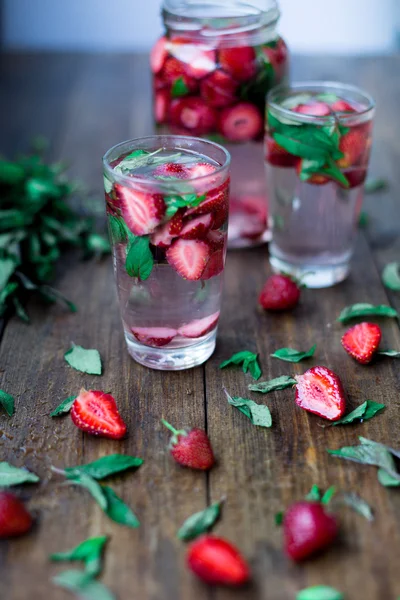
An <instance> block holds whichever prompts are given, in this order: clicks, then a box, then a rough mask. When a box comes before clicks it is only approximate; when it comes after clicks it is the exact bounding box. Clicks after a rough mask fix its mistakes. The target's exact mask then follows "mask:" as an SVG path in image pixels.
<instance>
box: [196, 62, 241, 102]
mask: <svg viewBox="0 0 400 600" xmlns="http://www.w3.org/2000/svg"><path fill="white" fill-rule="evenodd" d="M236 89H237V83H236V81H235V80H234V79H232V77H231V76H230V75H228V73H224V72H223V71H214V73H211V75H209V76H208V77H206V78H205V79H203V81H202V82H201V84H200V94H201V96H202V97H203V98H204V100H205V101H206V102H207V104H209V105H210V106H216V107H218V108H219V107H221V106H229V105H230V104H233V102H234V101H235V94H236Z"/></svg>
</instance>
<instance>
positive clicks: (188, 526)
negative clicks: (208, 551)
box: [177, 502, 221, 542]
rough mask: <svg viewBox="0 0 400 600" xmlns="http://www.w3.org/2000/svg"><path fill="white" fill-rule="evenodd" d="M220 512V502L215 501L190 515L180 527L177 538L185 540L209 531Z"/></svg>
mask: <svg viewBox="0 0 400 600" xmlns="http://www.w3.org/2000/svg"><path fill="white" fill-rule="evenodd" d="M220 514H221V502H216V503H215V504H212V505H211V506H208V507H207V508H205V509H204V510H202V511H200V512H197V513H195V514H194V515H191V516H190V517H189V518H188V519H186V521H185V522H184V523H183V525H182V527H180V529H179V531H178V533H177V538H178V539H179V540H183V541H184V542H187V541H189V540H193V539H194V538H196V537H198V536H199V535H201V534H202V533H205V532H207V531H210V529H211V528H212V527H213V525H214V524H215V523H216V521H217V520H218V519H219V517H220Z"/></svg>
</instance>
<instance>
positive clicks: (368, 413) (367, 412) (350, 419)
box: [332, 400, 385, 427]
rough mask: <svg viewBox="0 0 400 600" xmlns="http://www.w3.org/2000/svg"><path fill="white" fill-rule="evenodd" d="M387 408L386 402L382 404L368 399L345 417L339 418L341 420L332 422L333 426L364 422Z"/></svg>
mask: <svg viewBox="0 0 400 600" xmlns="http://www.w3.org/2000/svg"><path fill="white" fill-rule="evenodd" d="M384 408H385V405H384V404H380V403H379V402H374V401H373V400H366V401H365V402H363V403H362V404H360V406H357V408H355V409H354V410H352V411H351V412H350V413H349V414H348V415H346V416H345V417H343V419H339V421H335V422H334V423H332V426H333V427H334V426H335V425H348V424H349V423H354V422H355V421H356V422H363V421H367V420H368V419H372V417H374V416H375V415H376V414H377V413H378V412H380V411H381V410H383V409H384Z"/></svg>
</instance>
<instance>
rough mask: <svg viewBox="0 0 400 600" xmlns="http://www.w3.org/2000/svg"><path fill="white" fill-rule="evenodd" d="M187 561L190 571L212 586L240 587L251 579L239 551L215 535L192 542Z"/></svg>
mask: <svg viewBox="0 0 400 600" xmlns="http://www.w3.org/2000/svg"><path fill="white" fill-rule="evenodd" d="M186 560H187V564H188V566H189V568H190V570H191V571H192V572H193V573H194V574H195V575H197V577H199V578H200V579H201V580H202V581H204V582H205V583H208V584H210V585H228V586H233V587H238V586H241V585H243V584H245V583H246V582H247V581H248V580H249V578H250V569H249V567H248V565H247V563H246V561H245V560H244V558H243V557H242V555H241V554H240V552H239V550H237V548H235V546H234V545H233V544H231V543H230V542H228V541H227V540H225V539H223V538H220V537H216V536H215V535H210V534H206V535H203V536H201V537H199V538H198V539H197V540H195V541H194V542H192V543H191V544H190V546H189V547H188V550H187V556H186Z"/></svg>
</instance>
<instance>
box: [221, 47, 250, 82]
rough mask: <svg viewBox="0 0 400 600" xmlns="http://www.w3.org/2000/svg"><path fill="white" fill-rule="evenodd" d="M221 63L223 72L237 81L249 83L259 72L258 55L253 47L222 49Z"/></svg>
mask: <svg viewBox="0 0 400 600" xmlns="http://www.w3.org/2000/svg"><path fill="white" fill-rule="evenodd" d="M219 62H220V63H221V66H222V68H223V70H224V71H226V72H227V73H229V74H230V75H232V77H233V78H234V79H236V81H240V82H243V81H248V80H249V79H251V78H252V77H254V75H255V74H256V72H257V63H256V53H255V51H254V48H252V47H251V46H238V47H236V48H222V49H221V50H220V51H219Z"/></svg>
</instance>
